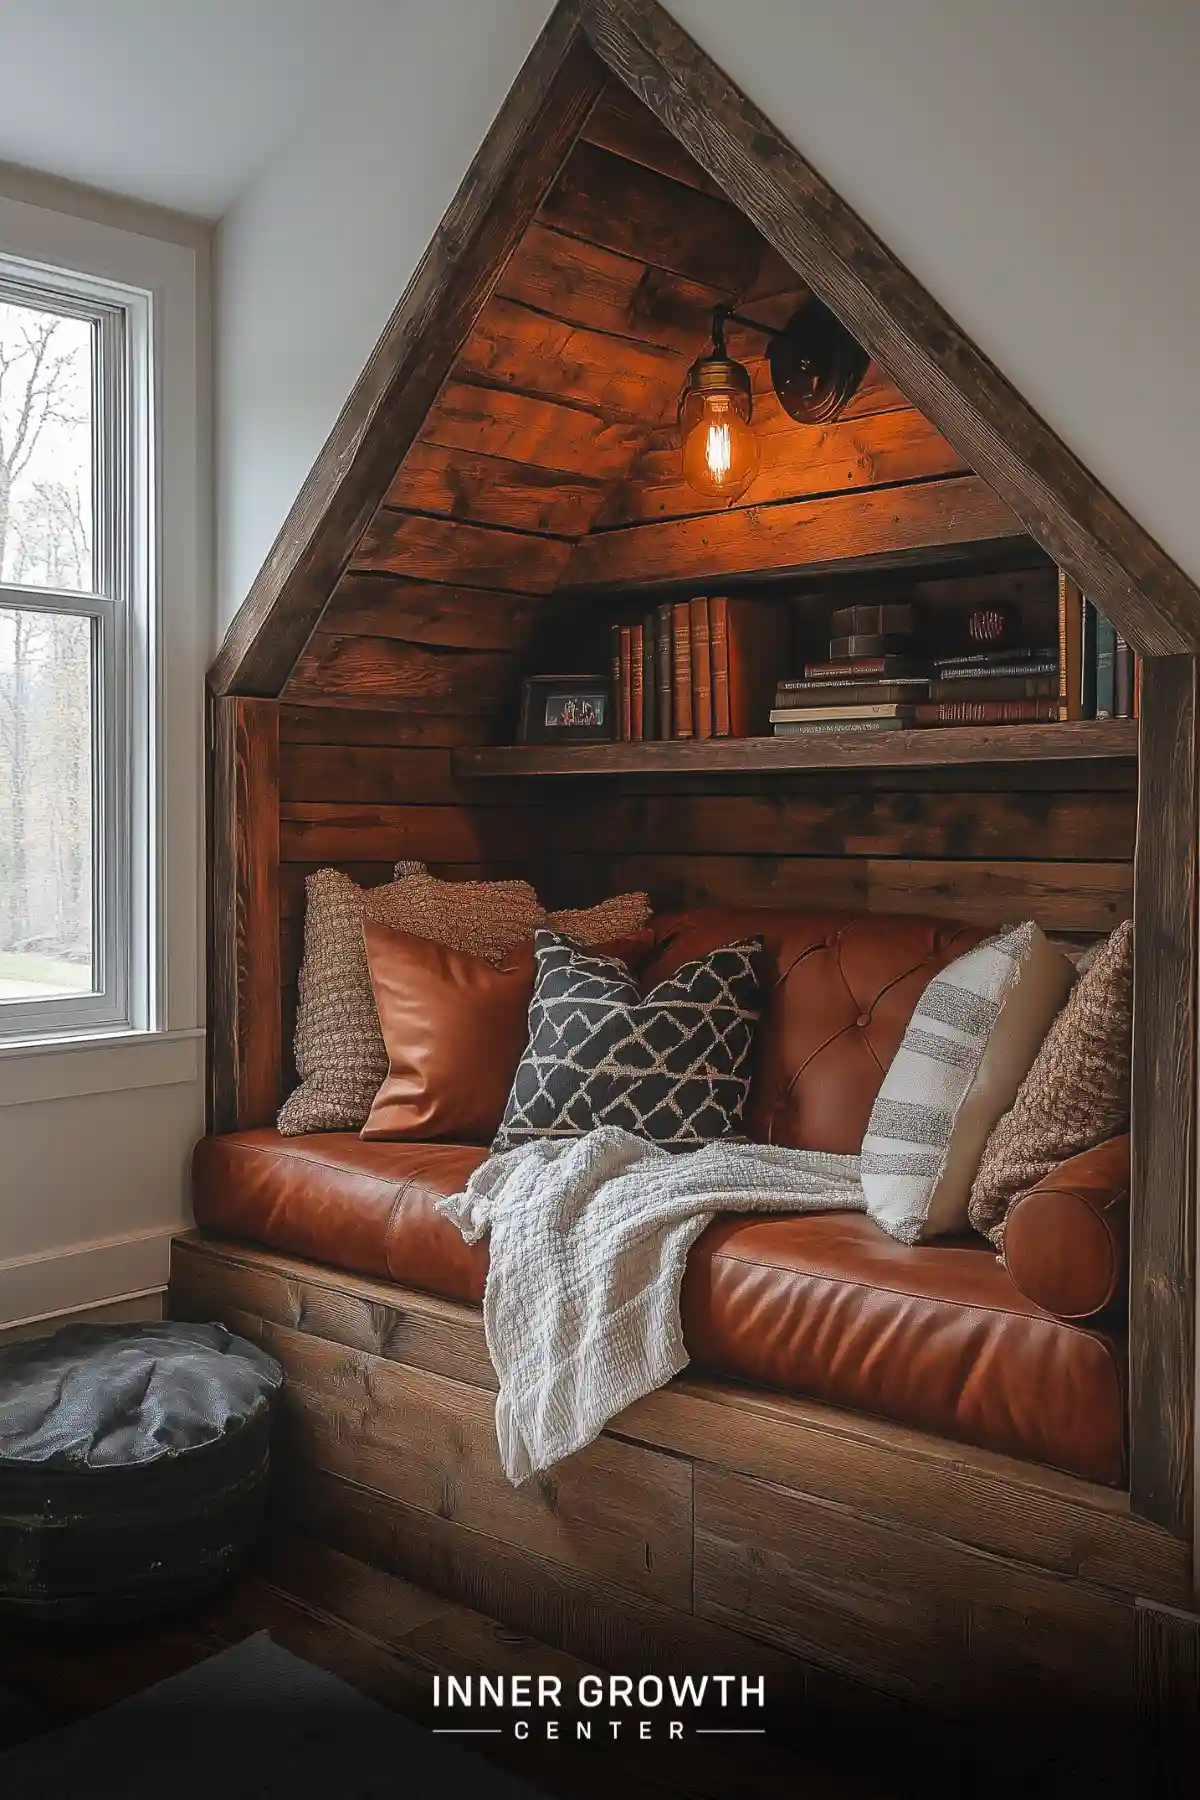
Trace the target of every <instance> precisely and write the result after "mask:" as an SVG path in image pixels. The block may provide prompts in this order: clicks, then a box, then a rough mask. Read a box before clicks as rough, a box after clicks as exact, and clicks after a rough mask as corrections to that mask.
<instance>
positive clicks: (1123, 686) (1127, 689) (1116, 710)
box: [1113, 631, 1133, 719]
mask: <svg viewBox="0 0 1200 1800" xmlns="http://www.w3.org/2000/svg"><path fill="white" fill-rule="evenodd" d="M1113 717H1114V718H1117V719H1132V717H1133V649H1132V646H1131V645H1129V644H1127V643H1126V642H1125V639H1124V638H1123V637H1122V636H1121V634H1120V632H1119V631H1118V633H1117V656H1116V703H1115V705H1114V707H1113Z"/></svg>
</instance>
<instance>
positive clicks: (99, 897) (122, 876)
mask: <svg viewBox="0 0 1200 1800" xmlns="http://www.w3.org/2000/svg"><path fill="white" fill-rule="evenodd" d="M0 299H4V300H10V301H15V302H16V303H18V304H27V305H31V306H34V307H42V308H43V309H45V310H47V311H56V312H61V313H63V314H64V315H66V316H74V317H77V318H84V319H89V320H93V321H95V322H96V325H97V342H98V345H99V350H100V354H99V355H98V356H97V357H96V358H95V359H94V365H93V481H92V487H93V495H92V501H93V510H92V517H93V539H94V550H93V564H94V577H93V590H92V591H91V592H82V593H72V592H68V591H59V590H54V589H49V588H45V587H27V586H18V585H14V584H11V583H4V582H0V607H4V608H8V607H19V608H21V609H22V610H26V611H40V612H47V613H54V614H59V615H69V616H72V617H82V618H89V619H91V620H92V621H93V625H92V633H93V635H92V644H93V665H92V666H93V732H92V747H93V763H92V806H93V829H92V858H93V866H92V875H93V881H92V919H93V932H92V958H93V964H92V966H93V973H94V991H92V992H90V993H87V994H73V995H69V996H55V997H47V998H46V999H36V1000H35V999H26V1000H9V1001H0V1048H2V1047H3V1046H6V1045H9V1046H11V1045H20V1044H40V1043H46V1042H52V1041H65V1040H71V1039H75V1038H81V1037H91V1036H94V1035H96V1034H98V1033H109V1034H111V1033H114V1032H122V1031H147V1030H151V1029H154V1028H155V1026H156V1024H157V1022H158V1021H157V1017H156V1008H157V999H158V996H157V992H156V989H157V987H158V982H157V980H156V973H157V970H156V963H157V959H156V957H155V956H154V955H153V954H152V946H153V945H154V944H155V942H156V938H157V935H158V934H157V929H156V920H155V916H154V915H155V892H154V888H155V884H154V883H153V881H152V874H153V871H154V869H155V867H156V864H157V851H156V845H155V841H154V840H155V830H154V822H155V812H156V808H155V804H154V796H155V791H156V786H157V769H156V766H155V765H156V751H157V737H158V734H157V731H156V730H155V728H154V726H155V719H154V706H153V679H154V665H155V641H154V640H155V633H154V631H153V621H154V616H155V609H154V596H153V593H152V589H151V573H152V570H153V569H154V567H155V560H156V559H155V556H154V545H153V539H152V527H153V520H154V510H155V509H154V493H153V488H152V479H153V468H154V458H153V455H152V443H151V404H150V403H151V389H152V382H151V360H150V348H151V341H152V315H151V296H150V294H149V293H146V292H144V291H141V290H137V289H132V288H127V287H124V286H120V285H118V284H116V283H114V282H111V281H108V280H105V279H102V278H100V277H96V276H91V275H83V274H79V273H77V272H74V271H69V270H62V269H48V268H46V267H44V266H39V265H34V264H30V263H26V262H23V261H21V260H18V259H16V258H13V257H7V256H0Z"/></svg>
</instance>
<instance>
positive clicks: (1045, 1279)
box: [1004, 1132, 1129, 1319]
mask: <svg viewBox="0 0 1200 1800" xmlns="http://www.w3.org/2000/svg"><path fill="white" fill-rule="evenodd" d="M1004 1266H1005V1267H1006V1268H1007V1270H1008V1272H1009V1274H1010V1275H1011V1276H1012V1278H1013V1281H1014V1282H1015V1283H1016V1285H1017V1287H1018V1288H1019V1289H1020V1290H1021V1292H1022V1293H1023V1294H1024V1296H1025V1298H1026V1299H1027V1300H1032V1301H1033V1304H1034V1305H1035V1306H1040V1307H1042V1308H1043V1309H1044V1310H1045V1311H1046V1312H1048V1313H1054V1314H1055V1316H1056V1317H1057V1318H1060V1319H1091V1318H1094V1317H1095V1315H1096V1314H1097V1313H1102V1312H1107V1311H1108V1310H1109V1309H1110V1308H1113V1309H1116V1308H1119V1307H1120V1306H1121V1305H1123V1304H1124V1301H1125V1297H1126V1290H1127V1273H1128V1266H1129V1134H1128V1133H1127V1132H1125V1133H1123V1134H1122V1135H1121V1136H1120V1137H1115V1138H1109V1139H1108V1141H1107V1142H1106V1143H1103V1144H1097V1145H1096V1147H1095V1149H1093V1150H1085V1151H1083V1152H1082V1154H1081V1155H1079V1156H1072V1157H1070V1158H1069V1159H1068V1161H1066V1162H1064V1163H1060V1164H1059V1165H1058V1167H1057V1169H1054V1170H1052V1171H1051V1173H1050V1174H1049V1175H1044V1176H1043V1177H1042V1179H1041V1181H1039V1182H1038V1184H1037V1186H1036V1187H1034V1188H1030V1190H1029V1192H1028V1193H1027V1194H1022V1195H1021V1196H1020V1198H1019V1199H1017V1200H1015V1201H1014V1202H1013V1205H1012V1207H1011V1209H1010V1211H1009V1214H1008V1219H1007V1221H1006V1223H1005V1226H1004Z"/></svg>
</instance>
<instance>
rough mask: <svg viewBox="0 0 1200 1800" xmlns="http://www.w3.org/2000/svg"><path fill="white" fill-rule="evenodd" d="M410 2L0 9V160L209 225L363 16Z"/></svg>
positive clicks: (115, 0)
mask: <svg viewBox="0 0 1200 1800" xmlns="http://www.w3.org/2000/svg"><path fill="white" fill-rule="evenodd" d="M422 3H423V0H0V162H9V163H18V164H20V165H22V166H24V167H26V168H30V169H37V170H40V171H41V172H43V173H45V174H49V175H59V176H63V177H65V178H66V179H68V180H71V181H79V182H84V183H86V184H87V185H88V186H90V187H97V188H103V189H106V190H108V191H110V192H112V193H117V194H124V195H127V196H129V197H131V198H133V199H137V200H147V201H152V202H155V203H156V204H158V205H160V206H170V207H174V208H176V209H178V210H179V211H181V212H187V213H193V214H195V215H196V216H197V217H200V218H204V219H216V218H219V217H220V216H221V214H222V213H223V212H224V211H225V210H226V209H227V208H228V206H229V205H230V204H231V203H232V201H233V200H234V199H235V198H236V196H237V194H238V193H239V192H240V190H241V188H242V187H243V185H244V184H245V182H246V179H247V177H248V176H249V175H250V173H251V171H252V170H253V169H254V167H255V166H256V164H257V163H258V162H260V161H261V159H262V158H263V157H264V156H265V155H266V154H267V152H268V151H269V150H270V149H271V148H272V147H273V146H274V145H275V144H276V143H277V142H278V140H279V139H280V137H281V136H282V135H283V133H284V132H285V131H286V130H287V129H288V128H289V127H290V126H291V125H292V124H293V122H295V121H296V120H297V119H298V118H299V117H300V116H301V114H302V112H303V109H304V107H305V106H306V104H308V103H310V102H311V103H312V104H314V105H319V103H320V90H321V81H322V76H323V75H325V74H326V73H328V71H329V70H330V68H331V66H332V65H333V64H335V63H339V62H341V61H343V59H345V58H347V57H349V56H350V55H352V54H354V53H355V50H356V49H357V50H358V51H359V53H362V46H363V45H364V42H365V43H368V44H369V34H370V27H371V23H372V20H373V19H375V18H377V17H378V16H379V15H380V14H381V12H384V11H394V10H395V8H396V6H404V5H414V4H415V5H420V4H422ZM368 53H369V52H368Z"/></svg>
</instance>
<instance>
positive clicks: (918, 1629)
mask: <svg viewBox="0 0 1200 1800" xmlns="http://www.w3.org/2000/svg"><path fill="white" fill-rule="evenodd" d="M695 1510H696V1597H695V1604H696V1611H697V1612H698V1613H700V1614H701V1616H702V1617H705V1618H709V1619H713V1620H715V1621H716V1622H717V1623H719V1624H725V1625H730V1626H733V1627H734V1628H740V1629H742V1630H746V1629H752V1630H754V1631H755V1632H756V1633H757V1634H758V1635H760V1636H763V1637H766V1638H767V1640H768V1641H769V1642H772V1643H775V1644H777V1645H778V1646H779V1647H780V1648H781V1649H785V1650H789V1651H791V1652H792V1654H793V1655H796V1656H800V1657H804V1658H806V1659H808V1658H811V1659H813V1660H815V1661H818V1662H823V1663H827V1664H829V1665H830V1666H832V1667H833V1668H834V1669H836V1670H839V1671H841V1672H842V1673H844V1674H847V1675H853V1676H854V1677H856V1678H857V1679H859V1680H865V1681H867V1682H869V1683H870V1684H871V1685H873V1686H878V1687H882V1688H885V1689H887V1690H889V1691H891V1692H894V1693H896V1694H899V1695H901V1696H903V1697H905V1698H908V1699H913V1700H923V1701H925V1702H927V1703H928V1702H930V1701H932V1702H934V1703H940V1704H941V1705H942V1706H943V1707H951V1708H952V1707H954V1706H955V1705H964V1704H965V1705H967V1706H970V1705H976V1706H977V1705H978V1704H979V1703H980V1699H981V1696H983V1695H985V1694H986V1695H987V1696H988V1697H989V1699H990V1701H991V1703H993V1704H994V1705H996V1706H997V1707H999V1708H1002V1709H1003V1708H1006V1707H1011V1706H1013V1705H1014V1704H1019V1703H1020V1702H1021V1701H1022V1700H1023V1701H1024V1702H1025V1703H1026V1704H1028V1705H1036V1704H1037V1703H1038V1701H1039V1700H1041V1699H1044V1697H1045V1695H1046V1694H1047V1692H1052V1693H1053V1694H1054V1695H1055V1699H1056V1702H1057V1703H1058V1704H1059V1705H1064V1704H1067V1703H1069V1702H1070V1701H1074V1702H1076V1703H1078V1702H1079V1701H1080V1700H1084V1701H1088V1700H1090V1701H1093V1702H1108V1703H1115V1704H1116V1705H1118V1706H1119V1707H1121V1708H1122V1709H1123V1710H1124V1709H1130V1710H1131V1708H1132V1701H1133V1683H1134V1609H1133V1607H1132V1605H1130V1604H1129V1602H1128V1601H1121V1600H1117V1599H1115V1598H1114V1597H1113V1596H1112V1595H1110V1594H1107V1593H1104V1592H1103V1591H1102V1590H1100V1589H1098V1588H1089V1587H1087V1586H1086V1585H1085V1584H1084V1583H1082V1582H1076V1581H1065V1580H1055V1579H1054V1578H1053V1577H1051V1576H1048V1575H1043V1574H1040V1573H1037V1572H1035V1571H1034V1570H1032V1569H1020V1568H1018V1567H1016V1566H1015V1565H1014V1564H1012V1563H1008V1564H1005V1563H1003V1562H1001V1561H1000V1560H998V1559H994V1558H992V1557H988V1556H982V1555H980V1554H979V1553H978V1552H976V1551H972V1550H968V1549H966V1548H965V1547H963V1546H961V1545H953V1544H951V1543H949V1542H948V1541H947V1540H946V1539H944V1538H939V1537H935V1536H934V1535H933V1534H932V1533H931V1532H929V1531H922V1530H914V1529H912V1528H908V1529H905V1530H898V1529H896V1528H895V1527H894V1526H891V1525H886V1524H882V1523H879V1522H877V1521H875V1520H868V1519H865V1518H863V1517H862V1516H861V1515H859V1514H857V1513H856V1512H854V1511H853V1510H852V1509H851V1508H850V1507H846V1506H834V1505H832V1504H830V1503H829V1502H818V1501H814V1500H812V1499H811V1498H809V1497H808V1496H806V1495H800V1494H796V1493H792V1492H789V1491H787V1490H786V1489H784V1488H782V1487H774V1486H771V1485H769V1484H767V1483H766V1482H761V1481H752V1480H749V1479H748V1478H746V1477H744V1476H740V1475H732V1474H726V1473H723V1472H720V1471H717V1470H714V1469H707V1468H704V1467H698V1468H697V1470H696V1488H695Z"/></svg>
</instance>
